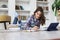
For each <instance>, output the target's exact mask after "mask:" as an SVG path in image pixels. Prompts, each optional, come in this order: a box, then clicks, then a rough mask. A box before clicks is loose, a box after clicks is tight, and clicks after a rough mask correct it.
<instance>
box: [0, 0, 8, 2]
mask: <svg viewBox="0 0 60 40" xmlns="http://www.w3.org/2000/svg"><path fill="white" fill-rule="evenodd" d="M0 2H8V0H0Z"/></svg>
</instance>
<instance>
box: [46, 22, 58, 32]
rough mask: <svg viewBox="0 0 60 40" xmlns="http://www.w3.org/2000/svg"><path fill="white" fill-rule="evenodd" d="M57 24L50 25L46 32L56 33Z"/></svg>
mask: <svg viewBox="0 0 60 40" xmlns="http://www.w3.org/2000/svg"><path fill="white" fill-rule="evenodd" d="M58 24H59V23H51V24H50V25H49V27H48V28H47V30H46V31H56V30H58V29H57V26H58Z"/></svg>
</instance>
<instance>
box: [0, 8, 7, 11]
mask: <svg viewBox="0 0 60 40" xmlns="http://www.w3.org/2000/svg"><path fill="white" fill-rule="evenodd" d="M0 11H8V8H0Z"/></svg>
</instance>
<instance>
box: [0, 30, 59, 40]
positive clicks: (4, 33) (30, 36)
mask: <svg viewBox="0 0 60 40" xmlns="http://www.w3.org/2000/svg"><path fill="white" fill-rule="evenodd" d="M59 38H60V31H39V32H27V31H24V32H23V31H19V30H17V31H16V30H15V31H12V30H0V40H42V39H43V40H50V39H59Z"/></svg>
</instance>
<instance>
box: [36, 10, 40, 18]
mask: <svg viewBox="0 0 60 40" xmlns="http://www.w3.org/2000/svg"><path fill="white" fill-rule="evenodd" d="M40 17H41V12H40V11H37V12H36V13H35V18H36V19H39V18H40Z"/></svg>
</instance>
